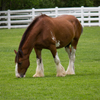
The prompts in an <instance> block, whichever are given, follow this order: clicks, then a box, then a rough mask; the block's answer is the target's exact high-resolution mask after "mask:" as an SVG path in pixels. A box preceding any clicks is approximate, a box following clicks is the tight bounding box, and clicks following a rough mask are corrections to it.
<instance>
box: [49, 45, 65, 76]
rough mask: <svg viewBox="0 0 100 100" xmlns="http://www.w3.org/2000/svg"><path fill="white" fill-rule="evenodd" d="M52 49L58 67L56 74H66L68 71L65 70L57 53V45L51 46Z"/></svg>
mask: <svg viewBox="0 0 100 100" xmlns="http://www.w3.org/2000/svg"><path fill="white" fill-rule="evenodd" d="M50 50H51V53H52V55H53V57H54V61H55V64H56V68H57V75H56V76H58V77H59V76H62V77H63V76H65V75H66V71H65V69H64V67H63V66H62V65H61V62H60V59H59V57H58V53H57V50H56V47H55V45H52V46H50Z"/></svg>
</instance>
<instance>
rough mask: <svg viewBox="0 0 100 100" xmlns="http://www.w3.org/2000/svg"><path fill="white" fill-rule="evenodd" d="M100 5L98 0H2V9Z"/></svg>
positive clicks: (0, 2) (0, 3) (0, 4)
mask: <svg viewBox="0 0 100 100" xmlns="http://www.w3.org/2000/svg"><path fill="white" fill-rule="evenodd" d="M81 6H85V7H91V6H100V3H99V2H98V0H0V9H1V10H8V9H10V10H17V9H31V8H54V7H81Z"/></svg>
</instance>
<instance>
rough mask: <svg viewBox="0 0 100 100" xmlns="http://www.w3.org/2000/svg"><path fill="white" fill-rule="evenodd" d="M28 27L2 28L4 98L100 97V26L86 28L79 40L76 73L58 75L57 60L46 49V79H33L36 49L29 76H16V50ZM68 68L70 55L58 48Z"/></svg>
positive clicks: (0, 86) (0, 99)
mask: <svg viewBox="0 0 100 100" xmlns="http://www.w3.org/2000/svg"><path fill="white" fill-rule="evenodd" d="M24 31H25V29H10V30H8V29H0V100H100V27H84V31H83V34H82V35H81V38H80V40H79V43H78V46H77V51H76V59H75V71H76V75H68V76H65V77H56V67H55V63H54V59H53V57H52V54H51V53H50V51H49V50H43V51H42V58H43V63H44V73H45V77H43V78H33V77H32V76H33V74H35V69H36V55H35V52H34V50H33V51H32V53H31V55H30V63H31V64H30V67H29V69H28V70H27V73H26V77H25V78H16V77H15V63H14V60H15V54H14V49H16V50H18V46H19V43H20V40H21V37H22V34H23V33H24ZM58 55H59V58H60V61H61V63H62V65H63V66H64V68H65V69H67V66H68V62H69V60H68V55H67V53H66V52H65V50H64V48H62V49H59V50H58Z"/></svg>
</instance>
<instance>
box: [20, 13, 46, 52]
mask: <svg viewBox="0 0 100 100" xmlns="http://www.w3.org/2000/svg"><path fill="white" fill-rule="evenodd" d="M44 16H47V15H45V14H42V15H40V16H38V17H36V18H35V19H34V20H33V21H32V23H31V24H30V25H29V26H28V28H27V29H26V31H25V32H24V34H23V37H22V40H21V42H20V45H19V50H21V47H22V46H23V44H24V42H25V40H26V38H27V35H28V32H29V31H30V30H31V28H32V27H33V26H34V25H35V23H36V22H37V21H38V20H39V18H41V17H44Z"/></svg>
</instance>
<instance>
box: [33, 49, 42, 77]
mask: <svg viewBox="0 0 100 100" xmlns="http://www.w3.org/2000/svg"><path fill="white" fill-rule="evenodd" d="M35 52H36V57H37V68H36V73H35V74H34V75H33V77H44V68H43V62H42V58H41V50H37V49H35Z"/></svg>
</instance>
